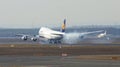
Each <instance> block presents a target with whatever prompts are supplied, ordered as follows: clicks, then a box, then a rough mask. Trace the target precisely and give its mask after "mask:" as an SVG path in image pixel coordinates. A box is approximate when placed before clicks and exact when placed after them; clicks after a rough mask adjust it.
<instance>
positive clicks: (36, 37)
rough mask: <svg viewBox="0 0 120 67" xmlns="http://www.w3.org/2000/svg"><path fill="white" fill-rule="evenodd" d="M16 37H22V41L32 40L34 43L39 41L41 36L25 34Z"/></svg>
mask: <svg viewBox="0 0 120 67" xmlns="http://www.w3.org/2000/svg"><path fill="white" fill-rule="evenodd" d="M16 36H19V37H21V39H22V40H28V39H31V40H32V41H36V40H38V39H39V36H38V35H33V36H31V35H25V34H16Z"/></svg>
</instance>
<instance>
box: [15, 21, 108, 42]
mask: <svg viewBox="0 0 120 67" xmlns="http://www.w3.org/2000/svg"><path fill="white" fill-rule="evenodd" d="M65 30H66V19H64V22H63V24H62V29H61V31H56V30H52V29H50V28H47V27H41V28H40V29H39V32H38V35H37V36H30V35H24V34H17V36H22V37H21V39H22V40H27V39H28V38H31V40H32V41H37V40H38V39H42V41H43V40H45V41H46V42H48V43H49V44H59V43H67V42H68V41H71V42H72V41H77V40H79V39H80V40H82V39H84V36H86V35H90V34H96V33H98V36H97V37H98V38H102V37H104V36H106V31H105V32H104V30H100V31H93V32H82V33H78V32H74V33H66V32H65ZM103 32H104V33H103Z"/></svg>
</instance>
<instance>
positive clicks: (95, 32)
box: [81, 30, 105, 35]
mask: <svg viewBox="0 0 120 67" xmlns="http://www.w3.org/2000/svg"><path fill="white" fill-rule="evenodd" d="M104 31H105V30H100V31H93V32H84V33H81V35H90V34H97V33H98V34H100V33H102V32H104Z"/></svg>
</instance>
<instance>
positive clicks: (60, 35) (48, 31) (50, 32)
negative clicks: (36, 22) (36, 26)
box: [39, 27, 65, 39]
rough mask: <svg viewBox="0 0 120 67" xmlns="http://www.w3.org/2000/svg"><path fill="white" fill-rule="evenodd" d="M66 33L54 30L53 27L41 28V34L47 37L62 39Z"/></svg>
mask: <svg viewBox="0 0 120 67" xmlns="http://www.w3.org/2000/svg"><path fill="white" fill-rule="evenodd" d="M64 34H65V33H63V32H59V31H54V30H52V29H49V28H46V27H42V28H41V29H40V30H39V36H40V37H42V38H46V39H62V38H63V35H64Z"/></svg>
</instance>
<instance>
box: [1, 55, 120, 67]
mask: <svg viewBox="0 0 120 67" xmlns="http://www.w3.org/2000/svg"><path fill="white" fill-rule="evenodd" d="M0 67H120V61H114V60H81V59H78V58H76V56H68V57H61V56H40V57H39V56H0Z"/></svg>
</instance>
